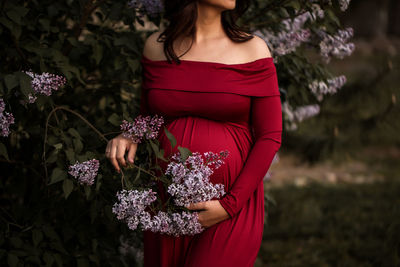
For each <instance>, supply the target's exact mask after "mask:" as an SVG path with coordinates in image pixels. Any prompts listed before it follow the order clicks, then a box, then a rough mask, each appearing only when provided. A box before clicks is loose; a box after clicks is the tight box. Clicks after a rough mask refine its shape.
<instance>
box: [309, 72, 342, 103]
mask: <svg viewBox="0 0 400 267" xmlns="http://www.w3.org/2000/svg"><path fill="white" fill-rule="evenodd" d="M346 81H347V79H346V76H344V75H341V76H338V77H335V78H332V79H328V80H327V82H328V84H326V83H325V82H324V81H316V80H315V81H313V82H312V83H310V84H309V85H308V87H309V88H310V90H311V92H312V93H313V94H314V95H315V96H316V97H317V100H318V101H322V99H323V96H324V95H326V94H331V95H332V94H335V93H336V92H337V91H338V90H339V89H340V88H341V87H343V85H344V84H345V83H346Z"/></svg>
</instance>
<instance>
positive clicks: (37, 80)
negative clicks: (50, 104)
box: [24, 71, 67, 103]
mask: <svg viewBox="0 0 400 267" xmlns="http://www.w3.org/2000/svg"><path fill="white" fill-rule="evenodd" d="M24 72H25V73H26V74H28V75H29V76H30V77H31V78H32V81H31V86H32V89H33V91H34V94H33V95H32V94H29V96H28V97H29V99H28V102H29V103H34V102H35V101H36V99H37V96H36V94H43V95H46V96H50V95H51V94H52V92H53V91H57V90H58V89H59V88H60V87H61V86H64V85H65V84H66V82H67V80H66V79H65V77H63V76H60V75H56V74H51V73H47V72H43V73H42V74H37V73H33V72H31V71H24Z"/></svg>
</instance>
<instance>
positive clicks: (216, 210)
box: [186, 200, 230, 228]
mask: <svg viewBox="0 0 400 267" xmlns="http://www.w3.org/2000/svg"><path fill="white" fill-rule="evenodd" d="M186 208H188V209H189V210H202V211H200V212H199V223H200V224H201V225H202V226H203V227H204V228H208V227H210V226H212V225H214V224H216V223H219V222H221V221H223V220H226V219H229V217H230V216H229V214H228V213H227V212H226V210H225V209H224V207H222V205H221V204H220V203H219V201H218V200H210V201H203V202H197V203H192V204H190V205H188V206H186Z"/></svg>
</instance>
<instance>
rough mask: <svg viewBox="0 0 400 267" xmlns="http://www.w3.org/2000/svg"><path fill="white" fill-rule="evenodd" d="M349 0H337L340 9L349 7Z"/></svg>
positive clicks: (343, 9) (344, 9)
mask: <svg viewBox="0 0 400 267" xmlns="http://www.w3.org/2000/svg"><path fill="white" fill-rule="evenodd" d="M349 4H350V0H339V5H340V10H341V11H346V10H347V8H348V7H349Z"/></svg>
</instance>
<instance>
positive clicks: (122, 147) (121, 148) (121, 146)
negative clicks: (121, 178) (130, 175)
mask: <svg viewBox="0 0 400 267" xmlns="http://www.w3.org/2000/svg"><path fill="white" fill-rule="evenodd" d="M125 151H126V144H125V142H119V143H118V145H117V152H116V155H117V156H116V157H117V160H118V162H119V163H120V164H121V165H122V166H124V167H126V162H125V157H124V155H125Z"/></svg>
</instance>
